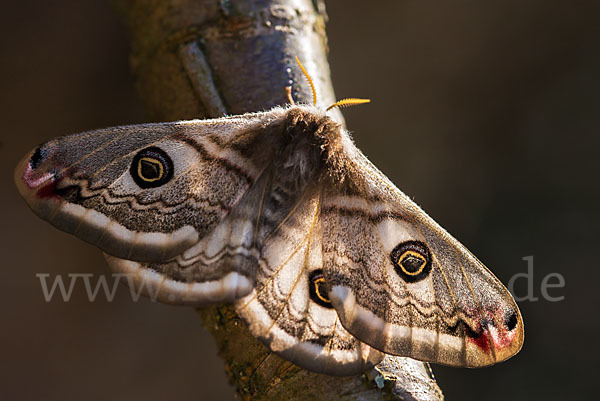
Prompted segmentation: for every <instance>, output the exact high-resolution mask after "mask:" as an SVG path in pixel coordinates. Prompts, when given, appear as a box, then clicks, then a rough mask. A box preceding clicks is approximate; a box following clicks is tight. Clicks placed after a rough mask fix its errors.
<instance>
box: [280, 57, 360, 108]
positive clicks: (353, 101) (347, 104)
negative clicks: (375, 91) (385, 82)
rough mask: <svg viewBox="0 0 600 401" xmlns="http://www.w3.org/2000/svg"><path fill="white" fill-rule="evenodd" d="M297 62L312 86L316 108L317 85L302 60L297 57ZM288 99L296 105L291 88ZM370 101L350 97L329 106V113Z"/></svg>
mask: <svg viewBox="0 0 600 401" xmlns="http://www.w3.org/2000/svg"><path fill="white" fill-rule="evenodd" d="M296 62H297V63H298V65H299V66H300V69H301V70H302V73H303V74H304V76H305V77H306V80H307V81H308V83H309V84H310V89H311V90H312V95H313V106H316V105H317V91H316V90H315V84H314V83H313V80H312V78H311V77H310V75H308V72H307V71H306V69H305V68H304V66H303V65H302V63H301V62H300V60H299V59H298V56H296ZM286 89H288V88H286ZM288 99H289V100H290V103H291V104H294V100H293V99H292V96H291V87H290V89H289V92H288ZM370 101H371V99H359V98H355V97H349V98H346V99H342V100H338V101H337V102H335V103H334V104H332V105H331V106H329V107H328V108H327V111H329V110H331V109H333V108H335V107H350V106H356V105H357V104H363V103H369V102H370Z"/></svg>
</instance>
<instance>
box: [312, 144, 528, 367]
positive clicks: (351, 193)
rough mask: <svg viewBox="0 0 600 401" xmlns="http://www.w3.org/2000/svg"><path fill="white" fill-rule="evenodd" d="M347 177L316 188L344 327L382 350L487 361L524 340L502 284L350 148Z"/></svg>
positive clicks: (458, 362)
mask: <svg viewBox="0 0 600 401" xmlns="http://www.w3.org/2000/svg"><path fill="white" fill-rule="evenodd" d="M350 154H352V157H348V158H347V160H346V161H345V162H346V163H347V164H346V179H345V181H344V182H343V183H342V184H338V183H332V184H331V185H330V186H328V187H327V188H329V189H330V190H329V191H328V192H327V193H325V194H324V196H323V205H322V213H321V214H322V224H323V227H324V232H323V260H324V271H325V278H326V280H327V282H328V285H329V288H330V293H329V296H330V298H331V301H332V303H333V305H334V307H335V309H336V310H337V312H338V314H339V316H340V320H341V322H342V324H343V325H344V327H345V328H346V329H347V330H348V331H349V332H350V333H351V334H353V335H354V336H356V337H357V338H358V339H360V340H361V341H364V342H366V343H367V344H370V345H371V346H373V347H375V348H376V349H379V350H381V351H383V352H386V353H389V354H394V355H401V356H406V357H411V358H414V359H419V360H423V361H430V362H436V363H441V364H446V365H452V366H468V367H476V366H486V365H489V364H492V363H495V362H499V361H502V360H504V359H507V358H509V357H510V356H512V355H514V354H515V353H516V352H518V350H519V349H520V348H521V345H522V342H523V323H522V319H521V315H520V313H519V310H518V308H517V306H516V304H515V302H514V300H513V299H512V297H511V295H510V294H509V293H508V291H507V290H506V289H505V288H504V286H503V285H502V284H501V283H500V282H499V281H498V279H496V277H494V276H493V275H492V274H491V273H490V271H489V270H487V269H486V268H485V267H484V266H483V265H482V264H481V262H479V261H478V260H477V259H476V258H475V257H474V256H473V255H472V254H471V253H470V252H469V251H468V250H466V249H465V248H464V246H462V245H461V244H460V243H459V242H458V241H456V240H455V239H454V238H452V237H451V236H450V235H449V234H448V233H447V232H446V231H444V230H443V229H442V228H441V227H440V226H439V225H438V224H436V223H435V222H434V221H433V220H432V219H431V218H430V217H429V216H427V215H426V214H425V213H424V212H423V211H422V210H421V209H420V208H419V207H418V206H417V205H416V204H415V203H414V202H412V201H411V200H410V199H409V198H408V197H407V196H406V195H404V194H403V193H401V192H400V191H399V190H398V189H397V188H396V187H395V186H394V185H393V184H392V183H391V182H389V180H388V179H387V178H386V177H385V176H384V175H383V174H382V173H381V172H379V171H378V170H377V169H376V168H375V167H374V166H373V165H372V164H371V163H370V162H369V161H368V160H367V159H366V158H365V157H364V156H363V155H362V154H360V152H359V151H358V150H356V149H351V153H350Z"/></svg>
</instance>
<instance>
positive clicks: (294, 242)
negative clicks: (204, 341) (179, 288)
mask: <svg viewBox="0 0 600 401" xmlns="http://www.w3.org/2000/svg"><path fill="white" fill-rule="evenodd" d="M274 194H277V191H274ZM285 196H286V195H285V194H282V193H280V194H279V195H277V197H278V198H280V199H281V198H285ZM267 203H268V202H267ZM266 211H267V213H266V214H267V216H266V219H267V221H265V223H264V224H262V225H261V230H260V233H259V236H260V241H261V243H262V244H263V246H262V249H261V253H260V258H259V265H258V271H257V276H256V285H255V288H254V289H253V290H252V291H251V292H250V293H249V294H248V295H247V296H246V297H244V298H241V299H240V300H238V301H237V302H236V303H235V309H236V311H237V312H238V314H239V315H240V316H241V317H242V319H243V320H244V321H245V322H246V323H247V324H248V327H249V328H250V331H251V332H252V334H254V335H255V336H256V337H258V338H259V339H260V340H261V341H262V342H263V343H265V345H267V346H268V347H269V348H270V349H271V350H272V351H273V352H276V353H278V354H279V355H281V356H283V357H284V358H285V359H287V360H289V361H292V362H294V363H296V364H297V365H299V366H301V367H303V368H305V369H309V370H312V371H315V372H319V373H326V374H330V375H353V374H358V373H360V372H362V371H364V370H366V369H368V368H369V367H372V366H373V365H375V364H377V363H378V362H379V361H380V360H381V359H382V358H383V355H382V354H381V353H379V352H377V351H375V350H374V349H372V348H371V347H369V346H368V345H366V344H364V343H361V342H360V341H358V340H357V339H356V338H355V337H354V336H352V335H350V334H349V333H348V332H347V331H346V330H345V329H344V327H343V326H342V325H341V323H340V322H339V319H338V315H337V313H336V311H335V310H334V309H333V307H332V306H331V304H330V302H329V300H328V299H327V297H326V293H325V292H324V289H323V288H321V287H320V282H321V281H322V280H320V278H322V224H321V218H320V192H319V191H318V190H317V189H314V188H313V189H311V188H309V189H307V190H306V192H304V193H303V194H302V195H300V196H299V198H298V199H297V200H296V202H293V201H292V199H291V198H290V199H285V200H284V201H283V202H282V204H280V206H279V207H277V208H269V207H267V208H266ZM269 220H270V222H269ZM319 289H320V290H321V292H320V293H319Z"/></svg>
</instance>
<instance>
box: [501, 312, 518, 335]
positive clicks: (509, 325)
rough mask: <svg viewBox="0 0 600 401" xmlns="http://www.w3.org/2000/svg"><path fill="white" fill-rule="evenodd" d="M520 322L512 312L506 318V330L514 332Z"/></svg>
mask: <svg viewBox="0 0 600 401" xmlns="http://www.w3.org/2000/svg"><path fill="white" fill-rule="evenodd" d="M518 322H519V318H518V317H517V314H516V313H515V312H510V313H509V314H508V315H507V316H506V320H505V322H504V324H506V329H507V330H508V331H513V330H514V328H515V327H517V323H518Z"/></svg>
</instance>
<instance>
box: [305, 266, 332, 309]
mask: <svg viewBox="0 0 600 401" xmlns="http://www.w3.org/2000/svg"><path fill="white" fill-rule="evenodd" d="M308 293H309V295H310V299H312V300H313V302H315V303H317V304H319V305H321V306H323V307H325V308H329V309H331V308H333V306H332V305H331V301H330V300H329V297H328V296H327V289H326V287H325V277H324V276H323V270H315V271H313V272H311V273H310V275H309V277H308Z"/></svg>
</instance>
